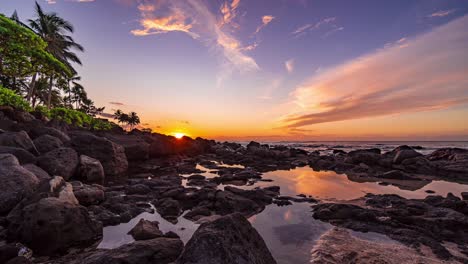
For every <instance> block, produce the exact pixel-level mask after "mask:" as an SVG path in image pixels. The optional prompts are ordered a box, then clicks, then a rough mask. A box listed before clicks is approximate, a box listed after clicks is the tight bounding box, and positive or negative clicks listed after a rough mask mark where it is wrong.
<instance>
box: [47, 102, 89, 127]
mask: <svg viewBox="0 0 468 264" xmlns="http://www.w3.org/2000/svg"><path fill="white" fill-rule="evenodd" d="M50 117H51V118H54V119H57V120H61V121H64V122H65V123H67V124H69V125H76V126H80V127H90V125H91V121H92V119H93V118H92V117H90V116H89V115H87V114H85V113H83V112H81V111H78V110H74V109H67V108H63V107H56V108H53V109H51V110H50Z"/></svg>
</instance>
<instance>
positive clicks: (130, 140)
mask: <svg viewBox="0 0 468 264" xmlns="http://www.w3.org/2000/svg"><path fill="white" fill-rule="evenodd" d="M105 137H106V138H107V139H109V140H110V141H112V142H114V143H116V144H119V145H121V146H123V147H124V148H125V155H126V156H127V159H128V160H146V159H148V158H149V148H150V144H149V143H148V142H146V141H145V140H144V139H143V138H141V137H138V136H137V135H115V134H106V135H105Z"/></svg>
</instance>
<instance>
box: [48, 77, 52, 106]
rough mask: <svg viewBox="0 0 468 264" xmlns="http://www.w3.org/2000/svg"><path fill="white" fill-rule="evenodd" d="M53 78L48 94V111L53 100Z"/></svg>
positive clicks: (50, 81) (50, 80)
mask: <svg viewBox="0 0 468 264" xmlns="http://www.w3.org/2000/svg"><path fill="white" fill-rule="evenodd" d="M52 88H53V78H52V76H50V79H49V93H48V94H47V109H50V101H51V100H52Z"/></svg>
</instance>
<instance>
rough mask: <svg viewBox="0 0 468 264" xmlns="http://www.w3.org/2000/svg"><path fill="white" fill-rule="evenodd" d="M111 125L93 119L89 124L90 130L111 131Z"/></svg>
mask: <svg viewBox="0 0 468 264" xmlns="http://www.w3.org/2000/svg"><path fill="white" fill-rule="evenodd" d="M112 126H113V124H112V123H111V122H109V121H106V120H102V119H98V118H93V120H92V122H91V129H93V130H111V129H112Z"/></svg>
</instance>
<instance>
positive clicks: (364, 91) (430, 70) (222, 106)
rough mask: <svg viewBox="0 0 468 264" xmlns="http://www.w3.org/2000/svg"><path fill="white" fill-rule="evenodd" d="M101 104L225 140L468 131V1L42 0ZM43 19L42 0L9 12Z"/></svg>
mask: <svg viewBox="0 0 468 264" xmlns="http://www.w3.org/2000/svg"><path fill="white" fill-rule="evenodd" d="M38 3H39V4H41V5H42V7H43V8H44V9H45V10H47V11H53V12H57V13H59V14H60V16H62V17H64V18H65V19H67V20H69V21H70V22H71V23H72V24H73V25H74V26H75V33H74V35H73V36H74V38H75V40H76V41H77V42H79V43H80V44H82V45H83V46H84V47H85V52H84V53H82V54H80V57H81V58H82V61H83V66H77V69H78V72H79V74H80V75H81V76H82V84H83V85H84V86H85V88H86V90H87V91H88V94H89V96H90V97H91V98H92V99H93V100H94V101H95V103H96V105H97V106H105V107H106V112H108V113H112V112H113V111H114V110H115V109H122V110H124V111H136V112H137V113H138V114H139V115H140V118H141V120H142V123H143V125H144V126H145V127H149V128H152V129H153V131H156V132H160V133H165V134H174V133H184V134H186V135H189V136H191V137H197V136H202V137H207V138H214V139H218V140H263V141H278V140H298V141H299V140H324V141H328V140H468V30H467V29H468V15H467V14H468V1H466V0H420V1H419V0H392V1H383V0H382V1H375V0H355V1H347V0H341V1H338V0H227V1H224V0H184V1H182V0H38ZM14 10H16V11H17V12H18V15H19V17H20V19H21V20H23V21H27V19H29V18H32V17H34V1H32V0H0V13H3V14H6V15H11V14H12V13H13V11H14Z"/></svg>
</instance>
